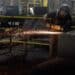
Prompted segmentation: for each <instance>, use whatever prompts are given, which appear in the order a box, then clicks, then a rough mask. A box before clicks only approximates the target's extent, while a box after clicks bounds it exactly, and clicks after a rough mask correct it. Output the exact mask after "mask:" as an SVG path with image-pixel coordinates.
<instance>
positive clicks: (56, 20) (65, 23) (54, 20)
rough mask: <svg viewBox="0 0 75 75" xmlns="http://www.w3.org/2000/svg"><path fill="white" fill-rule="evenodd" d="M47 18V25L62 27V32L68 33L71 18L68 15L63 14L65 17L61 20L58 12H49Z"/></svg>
mask: <svg viewBox="0 0 75 75" xmlns="http://www.w3.org/2000/svg"><path fill="white" fill-rule="evenodd" d="M47 18H48V19H47V20H46V21H47V23H50V24H56V25H60V26H61V27H63V29H64V31H69V30H70V29H71V25H72V18H71V16H70V14H69V13H67V14H65V16H64V17H63V18H62V17H61V16H59V13H58V12H51V13H49V14H47ZM49 18H51V19H49Z"/></svg>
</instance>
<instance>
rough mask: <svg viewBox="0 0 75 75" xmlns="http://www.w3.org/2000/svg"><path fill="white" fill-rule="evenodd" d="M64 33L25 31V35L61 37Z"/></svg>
mask: <svg viewBox="0 0 75 75" xmlns="http://www.w3.org/2000/svg"><path fill="white" fill-rule="evenodd" d="M62 33H63V32H53V31H24V32H23V34H24V35H59V34H62Z"/></svg>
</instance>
